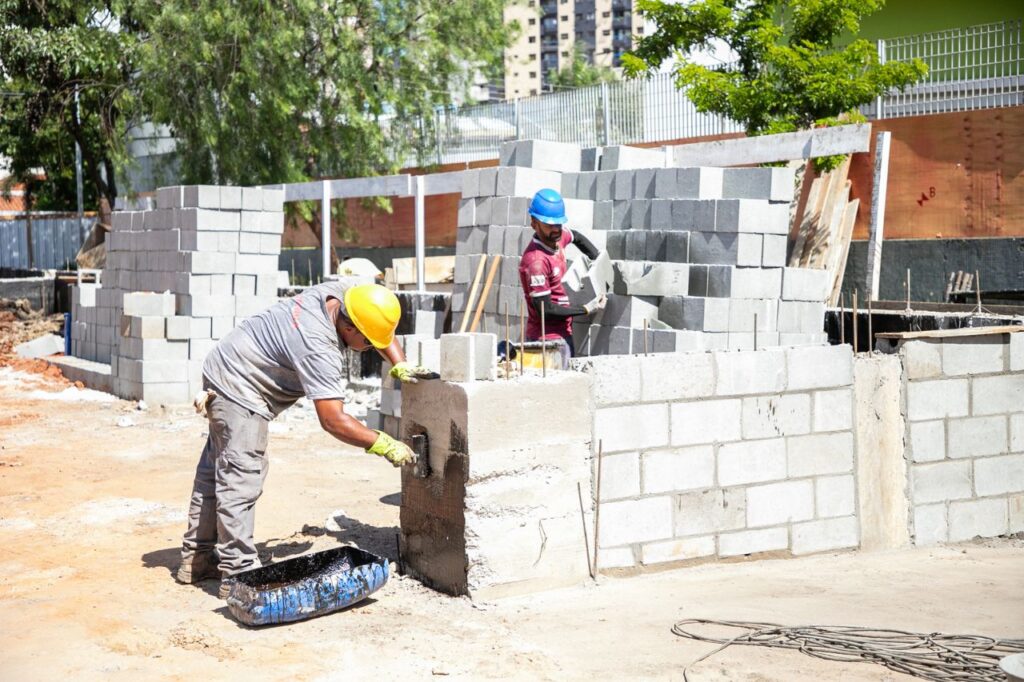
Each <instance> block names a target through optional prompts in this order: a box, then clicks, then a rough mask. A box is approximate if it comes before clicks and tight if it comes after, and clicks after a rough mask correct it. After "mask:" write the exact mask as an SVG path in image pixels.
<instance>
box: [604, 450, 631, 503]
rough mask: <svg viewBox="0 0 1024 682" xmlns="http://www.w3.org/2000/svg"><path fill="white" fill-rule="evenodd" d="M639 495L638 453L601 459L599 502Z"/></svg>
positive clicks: (625, 453)
mask: <svg viewBox="0 0 1024 682" xmlns="http://www.w3.org/2000/svg"><path fill="white" fill-rule="evenodd" d="M639 495H640V453H637V452H624V453H621V454H618V455H604V456H603V457H602V458H601V501H602V503H603V502H605V501H612V500H621V499H625V498H632V497H638V496H639Z"/></svg>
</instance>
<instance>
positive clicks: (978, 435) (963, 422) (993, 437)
mask: <svg viewBox="0 0 1024 682" xmlns="http://www.w3.org/2000/svg"><path fill="white" fill-rule="evenodd" d="M947 428H948V430H949V445H948V448H947V450H946V453H947V455H948V456H949V458H950V459H961V458H964V457H984V456H985V455H1001V454H1005V453H1007V452H1009V450H1008V446H1009V437H1008V436H1009V433H1008V422H1007V417H1006V415H1003V414H1000V415H995V416H991V417H969V418H964V419H950V420H949V424H948V425H947ZM1021 485H1022V487H1024V483H1022V484H1021Z"/></svg>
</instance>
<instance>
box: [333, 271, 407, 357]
mask: <svg viewBox="0 0 1024 682" xmlns="http://www.w3.org/2000/svg"><path fill="white" fill-rule="evenodd" d="M345 312H346V314H347V315H348V318H349V319H350V320H352V323H353V324H354V325H355V326H356V329H358V330H359V331H360V333H362V335H363V336H365V337H366V338H367V339H368V340H369V341H370V343H372V344H373V345H374V347H375V348H387V347H388V346H390V345H391V341H392V340H393V339H394V338H395V327H397V326H398V320H399V318H401V317H402V307H401V306H400V305H399V304H398V297H397V296H395V294H394V292H392V291H391V290H390V289H386V288H384V287H382V286H381V285H379V284H359V285H357V286H354V287H351V288H350V289H348V290H347V291H346V292H345Z"/></svg>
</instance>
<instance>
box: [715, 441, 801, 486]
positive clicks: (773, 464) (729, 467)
mask: <svg viewBox="0 0 1024 682" xmlns="http://www.w3.org/2000/svg"><path fill="white" fill-rule="evenodd" d="M784 478H786V440H785V439H784V438H770V439H766V440H749V441H740V442H736V443H726V444H723V445H720V446H719V448H718V484H719V485H720V486H723V487H724V486H734V485H746V484H749V483H762V482H767V481H779V480H782V479H784Z"/></svg>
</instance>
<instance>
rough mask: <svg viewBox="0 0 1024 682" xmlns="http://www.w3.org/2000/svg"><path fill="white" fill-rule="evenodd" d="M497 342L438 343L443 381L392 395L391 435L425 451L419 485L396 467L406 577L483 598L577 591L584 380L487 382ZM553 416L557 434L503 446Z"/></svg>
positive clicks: (571, 376) (587, 417)
mask: <svg viewBox="0 0 1024 682" xmlns="http://www.w3.org/2000/svg"><path fill="white" fill-rule="evenodd" d="M496 342H497V337H496V336H495V335H493V334H447V335H445V336H443V337H442V348H441V353H442V365H441V370H442V376H443V377H445V378H446V379H448V380H445V379H442V380H440V381H430V382H421V383H418V384H414V385H409V386H406V387H405V388H404V389H403V391H402V394H403V406H402V415H403V416H402V435H403V437H404V438H409V437H411V436H413V435H416V434H423V433H425V434H426V435H427V437H428V439H429V449H430V452H429V463H430V474H429V476H428V477H427V478H423V479H420V478H415V477H414V476H413V475H412V472H411V471H410V470H409V468H408V467H404V468H403V469H402V508H401V527H402V535H401V540H402V541H401V552H402V556H403V559H404V562H405V566H406V569H407V570H408V571H409V573H410V574H412V575H413V576H415V577H417V578H418V579H420V580H421V581H423V582H424V583H425V584H427V585H430V586H431V587H434V588H435V589H438V590H440V591H443V592H446V593H449V594H456V595H464V594H465V595H469V596H471V597H473V598H482V599H489V598H494V597H500V596H506V595H510V594H517V593H523V592H532V591H537V590H539V589H545V588H550V587H558V586H564V585H572V584H579V583H580V582H582V581H583V580H585V579H586V577H587V566H588V563H587V562H588V554H587V548H586V545H585V543H586V540H585V536H584V533H583V528H582V527H581V518H580V502H579V494H578V486H582V487H583V489H584V490H586V489H587V483H588V481H589V479H590V470H589V464H588V462H589V458H590V447H591V444H590V440H591V428H592V423H591V420H592V411H591V397H590V396H591V381H590V378H589V377H586V376H583V375H581V374H577V373H572V372H560V373H558V374H557V375H549V376H548V378H547V379H546V380H543V379H541V378H540V377H533V376H527V377H519V378H515V379H511V380H505V379H499V380H496V381H495V380H493V378H494V376H495V372H496V365H495V356H494V353H493V348H494V345H495V343H496ZM555 413H557V414H558V427H557V428H551V429H541V430H537V429H531V430H530V434H529V437H528V438H515V437H510V434H516V433H522V432H523V431H524V428H527V427H528V425H530V424H533V423H535V422H536V419H537V415H538V414H555ZM588 518H589V512H588Z"/></svg>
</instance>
